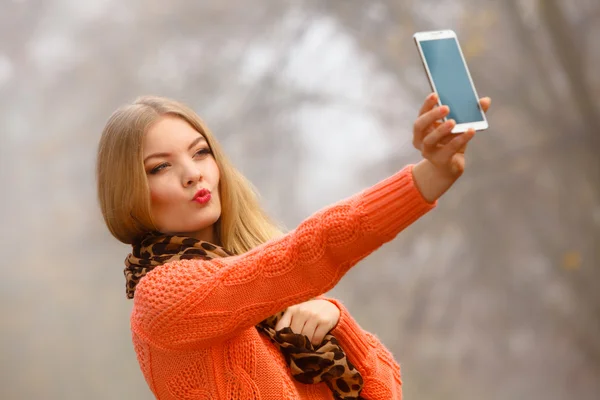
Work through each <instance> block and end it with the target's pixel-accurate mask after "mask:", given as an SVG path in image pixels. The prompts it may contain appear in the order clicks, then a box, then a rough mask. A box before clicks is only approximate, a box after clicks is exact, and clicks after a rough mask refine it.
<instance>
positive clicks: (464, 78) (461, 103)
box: [420, 38, 484, 124]
mask: <svg viewBox="0 0 600 400" xmlns="http://www.w3.org/2000/svg"><path fill="white" fill-rule="evenodd" d="M420 44H421V49H422V50H423V56H424V58H425V62H426V63H427V67H428V68H429V73H430V74H431V79H432V80H433V84H434V85H435V89H436V91H437V93H438V95H439V97H440V100H441V103H442V104H443V105H447V106H448V107H450V114H449V115H448V118H452V119H454V120H455V121H456V123H457V124H464V123H469V122H477V121H483V120H484V119H483V116H482V114H481V111H480V109H479V100H478V99H477V95H476V94H475V91H474V90H473V86H472V85H471V81H470V80H469V75H468V73H467V69H466V65H465V63H464V62H463V59H462V57H461V55H460V51H459V49H458V42H457V41H456V39H454V38H449V39H435V40H422V41H421V42H420Z"/></svg>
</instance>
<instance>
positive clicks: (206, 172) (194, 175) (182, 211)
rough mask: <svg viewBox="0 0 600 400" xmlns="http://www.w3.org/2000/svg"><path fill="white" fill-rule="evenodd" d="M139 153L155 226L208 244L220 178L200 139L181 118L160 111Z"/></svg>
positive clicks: (218, 208)
mask: <svg viewBox="0 0 600 400" xmlns="http://www.w3.org/2000/svg"><path fill="white" fill-rule="evenodd" d="M143 152H144V168H145V170H146V176H147V177H148V184H149V186H150V198H151V206H152V217H153V218H154V221H155V223H156V225H157V227H158V230H159V231H161V232H163V233H166V234H180V235H183V236H191V237H195V238H197V239H200V240H206V241H209V242H213V243H214V242H215V238H214V229H213V224H214V223H215V222H216V221H217V220H218V219H219V217H220V216H221V202H220V199H219V177H220V176H219V167H218V166H217V163H216V161H215V159H214V157H213V155H212V153H211V151H210V148H209V146H208V143H207V142H206V140H205V139H204V137H203V136H202V135H201V134H200V133H199V132H198V131H196V130H195V129H194V128H193V127H192V126H191V125H190V124H188V123H187V122H186V121H185V120H184V119H181V118H178V117H175V116H169V115H166V116H162V117H161V118H160V119H159V120H158V121H157V122H155V123H154V124H153V125H152V126H151V128H150V129H149V130H148V131H147V132H146V136H145V137H144V149H143Z"/></svg>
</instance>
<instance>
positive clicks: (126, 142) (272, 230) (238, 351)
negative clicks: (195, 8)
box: [97, 94, 490, 400]
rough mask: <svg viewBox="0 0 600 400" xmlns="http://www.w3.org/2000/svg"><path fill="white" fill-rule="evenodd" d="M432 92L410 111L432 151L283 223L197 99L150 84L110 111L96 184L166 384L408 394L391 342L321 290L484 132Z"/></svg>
mask: <svg viewBox="0 0 600 400" xmlns="http://www.w3.org/2000/svg"><path fill="white" fill-rule="evenodd" d="M489 103H490V100H489V99H487V98H486V99H482V100H481V104H482V107H483V108H484V110H487V108H488V106H489ZM436 104H437V97H436V95H435V94H431V95H429V96H428V97H427V99H426V101H425V103H424V105H423V106H422V109H421V111H420V116H419V117H418V118H417V120H416V122H415V124H414V132H413V134H414V140H413V143H414V145H415V147H417V149H419V150H420V151H421V153H422V155H423V157H424V159H423V160H422V161H421V162H419V163H418V164H416V165H414V166H413V165H409V166H407V167H405V168H404V169H402V170H401V171H399V172H398V173H396V174H394V175H392V176H391V177H389V178H387V179H385V180H383V181H381V182H379V183H378V184H376V185H374V186H372V187H370V188H368V189H366V190H364V191H362V192H360V193H358V194H355V195H354V196H351V197H350V198H348V199H345V200H342V201H340V202H338V203H335V204H333V205H332V206H330V207H327V208H325V209H323V210H321V211H319V212H317V213H315V214H314V215H313V216H311V217H309V218H307V219H306V220H305V221H304V222H302V223H301V224H300V225H299V226H298V227H297V228H296V229H295V230H293V231H291V232H289V233H287V234H285V235H284V234H282V233H281V231H280V230H279V229H278V228H277V226H276V225H274V224H273V223H272V222H271V221H270V220H269V219H268V217H267V216H266V215H265V213H264V212H263V211H262V209H261V208H260V207H259V204H258V202H257V200H256V197H255V194H254V192H253V191H252V188H251V186H250V184H249V183H248V181H246V179H244V177H243V176H242V175H241V174H240V173H239V172H238V171H237V170H236V169H234V167H233V166H232V165H231V164H230V163H229V161H228V160H227V159H226V158H225V155H224V154H223V152H222V150H221V148H220V146H219V144H218V143H217V141H216V140H215V138H214V137H213V135H212V134H211V132H210V131H209V130H208V128H207V127H206V126H205V125H204V124H203V123H202V121H201V120H200V118H199V117H198V116H197V115H196V114H195V113H194V112H193V111H192V110H190V109H189V108H187V107H186V106H184V105H182V104H180V103H178V102H175V101H173V100H169V99H165V98H159V97H142V98H139V99H138V100H136V101H135V102H134V103H133V104H131V105H127V106H124V107H122V108H120V109H118V110H117V111H116V112H115V113H114V114H113V115H112V116H111V117H110V119H109V121H108V123H107V125H106V127H105V129H104V132H103V134H102V138H101V140H100V145H99V151H98V162H97V178H98V196H99V200H100V205H101V209H102V213H103V215H104V219H105V222H106V225H107V226H108V229H109V230H110V232H111V233H112V234H113V235H114V236H115V237H116V238H117V239H118V240H120V241H121V242H123V243H127V244H131V245H132V252H131V254H129V256H128V257H127V259H126V260H125V264H126V268H125V277H126V293H127V297H129V298H134V305H133V311H132V314H131V330H132V336H133V344H134V347H135V351H136V353H137V358H138V361H139V364H140V366H141V369H142V372H143V374H144V377H145V378H146V381H147V383H148V385H149V387H150V389H151V390H152V392H153V393H154V395H155V396H156V398H158V399H161V400H164V399H315V400H316V399H332V398H335V399H370V400H375V399H386V400H389V399H400V398H401V381H400V369H399V366H398V364H397V363H396V362H395V361H394V358H393V356H392V355H391V353H390V352H389V351H388V350H387V349H386V348H385V347H384V345H383V344H381V343H380V342H379V340H378V339H377V338H376V337H375V336H373V335H371V334H369V333H368V332H366V331H364V330H363V329H361V327H360V326H359V325H358V324H357V323H356V321H354V319H353V318H352V317H351V316H350V314H349V313H348V310H347V309H346V308H344V306H343V305H342V304H341V303H340V302H339V301H337V300H335V299H329V298H325V297H323V296H322V294H323V293H325V292H327V291H328V290H330V289H331V288H333V287H334V286H335V285H336V283H337V282H338V281H339V280H340V279H341V278H342V276H343V275H344V273H346V272H347V271H348V270H349V269H350V268H351V267H352V266H353V265H355V264H356V263H357V262H358V261H360V260H361V259H363V258H364V257H366V256H367V255H369V254H370V253H372V252H373V251H374V250H376V249H377V248H378V247H380V246H381V245H382V244H384V243H386V242H388V241H390V240H392V239H393V238H394V237H395V236H396V235H397V234H398V233H399V232H400V231H402V230H403V229H404V228H405V227H407V226H408V225H410V224H411V223H413V222H414V221H415V220H417V219H418V218H419V217H420V216H422V215H423V214H425V213H426V212H427V211H429V210H430V209H432V208H433V207H434V204H435V202H436V200H437V199H438V198H439V197H440V196H441V195H442V194H443V193H444V192H445V191H446V190H447V189H448V188H449V187H450V186H451V185H452V184H453V183H454V182H455V181H456V179H457V178H458V177H459V176H460V175H461V174H462V172H463V169H464V149H465V147H466V144H467V142H468V141H469V140H471V138H472V137H473V136H474V134H475V132H473V131H470V132H467V133H464V134H461V135H452V134H451V133H450V130H451V129H452V126H453V124H454V122H453V121H448V122H444V123H440V122H439V120H440V119H441V118H442V117H444V116H445V115H447V114H448V112H449V110H448V107H445V106H444V107H436V106H435V105H436Z"/></svg>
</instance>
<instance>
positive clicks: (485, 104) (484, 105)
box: [479, 97, 492, 112]
mask: <svg viewBox="0 0 600 400" xmlns="http://www.w3.org/2000/svg"><path fill="white" fill-rule="evenodd" d="M479 104H480V105H481V109H482V110H483V112H487V111H488V110H489V109H490V105H491V104H492V99H490V98H489V97H482V98H481V99H479Z"/></svg>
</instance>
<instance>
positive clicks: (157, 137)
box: [144, 115, 202, 155]
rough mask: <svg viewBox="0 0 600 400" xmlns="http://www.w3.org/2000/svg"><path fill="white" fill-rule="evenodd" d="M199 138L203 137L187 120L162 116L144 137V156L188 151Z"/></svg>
mask: <svg viewBox="0 0 600 400" xmlns="http://www.w3.org/2000/svg"><path fill="white" fill-rule="evenodd" d="M198 136H202V135H201V134H200V132H198V131H197V130H195V129H194V127H192V126H191V125H190V124H189V123H188V122H187V121H186V120H184V119H182V118H179V117H176V116H172V115H164V116H161V117H160V118H159V119H158V120H157V121H156V122H155V123H153V124H152V125H151V126H150V128H149V129H148V130H147V131H146V133H145V135H144V155H148V154H151V153H155V152H169V151H175V150H187V147H188V146H189V145H190V143H191V142H193V141H194V140H196V139H197V138H198Z"/></svg>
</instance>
